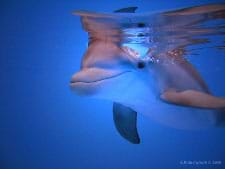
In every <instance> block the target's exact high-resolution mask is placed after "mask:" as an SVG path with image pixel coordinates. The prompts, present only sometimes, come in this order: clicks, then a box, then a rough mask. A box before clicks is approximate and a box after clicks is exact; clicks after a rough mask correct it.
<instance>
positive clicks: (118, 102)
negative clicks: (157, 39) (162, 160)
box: [70, 7, 225, 144]
mask: <svg viewBox="0 0 225 169" xmlns="http://www.w3.org/2000/svg"><path fill="white" fill-rule="evenodd" d="M136 9H137V7H130V8H123V9H119V10H116V11H115V12H120V13H134V12H135V10H136ZM194 10H195V11H196V9H194ZM182 12H183V13H184V12H185V11H182ZM188 12H190V11H188ZM76 14H77V15H80V16H81V21H82V24H83V28H84V29H85V30H86V31H87V32H89V45H88V49H87V51H86V52H85V54H84V56H83V59H82V62H81V69H80V71H79V72H76V73H75V74H74V75H73V76H72V79H71V82H70V87H71V90H72V91H73V92H74V93H76V94H78V95H83V96H89V97H93V98H101V99H108V100H111V101H113V119H114V123H115V126H116V129H117V130H118V132H119V133H120V135H121V136H123V137H124V138H125V139H127V140H128V141H130V142H131V143H134V144H138V143H140V137H139V135H138V131H137V125H136V123H137V113H142V114H144V115H146V116H148V117H150V118H152V119H154V120H156V121H158V122H159V123H162V124H164V125H167V126H171V127H174V128H179V129H199V128H207V127H216V126H223V125H224V123H225V112H224V109H225V99H224V98H221V97H216V96H213V95H212V94H211V93H210V91H209V89H208V87H207V85H206V83H205V82H204V80H203V79H202V77H201V76H200V74H199V73H198V71H197V70H196V69H195V68H194V66H193V65H191V63H189V62H188V61H187V60H186V59H185V58H184V57H183V54H184V53H183V51H184V49H183V48H181V47H174V48H172V49H171V48H170V49H169V50H165V51H164V50H163V51H161V52H157V53H154V49H153V48H149V49H148V51H147V53H146V54H145V56H144V57H140V54H139V52H138V51H137V50H135V49H132V48H130V47H128V46H123V45H121V44H120V41H121V38H122V37H121V34H122V33H121V32H122V30H121V28H120V27H119V26H118V25H116V24H114V23H108V25H104V24H102V23H99V22H97V21H98V19H99V20H101V17H102V15H100V14H97V13H92V12H85V11H78V12H76ZM99 16H101V17H100V18H98V17H99ZM108 19H109V20H110V19H111V16H110V15H109V17H108ZM96 20H97V21H96ZM136 26H137V27H139V28H140V27H144V26H145V24H144V22H139V23H137V24H136ZM98 28H99V29H100V28H103V29H101V30H100V31H98Z"/></svg>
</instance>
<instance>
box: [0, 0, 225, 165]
mask: <svg viewBox="0 0 225 169" xmlns="http://www.w3.org/2000/svg"><path fill="white" fill-rule="evenodd" d="M217 2H218V3H219V2H220V3H221V2H225V1H224V0H220V1H219V0H218V1H212V0H211V1H209V0H208V1H206V0H198V1H194V0H192V1H191V0H171V1H165V0H157V1H153V0H120V1H119V0H111V1H106V0H95V1H93V0H82V1H75V0H73V1H72V0H67V1H62V0H61V1H53V0H48V1H44V0H39V1H38V0H31V1H25V0H24V1H14V0H9V1H6V0H5V1H1V2H0V169H49V168H51V169H58V168H59V169H61V168H66V169H128V168H129V169H169V168H172V169H177V168H187V167H190V168H204V169H208V168H213V169H214V168H221V169H224V168H225V128H219V129H207V130H200V131H187V130H178V129H173V128H169V127H166V126H163V125H161V124H159V123H157V122H155V121H153V120H151V119H150V118H146V117H145V116H143V115H141V114H139V115H138V130H139V134H140V136H141V144H139V145H134V144H131V143H129V142H127V141H126V140H125V139H123V138H122V137H121V136H120V135H119V134H118V133H117V131H116V129H115V127H114V123H113V117H112V102H110V101H105V100H95V99H90V98H84V97H79V96H76V95H74V94H73V93H72V92H71V91H70V88H69V82H70V78H71V76H72V75H73V73H74V72H76V71H78V70H79V68H80V61H81V58H82V56H83V53H84V52H85V50H86V48H87V34H86V33H85V32H84V31H83V30H82V27H81V23H80V18H79V17H77V16H73V15H72V14H71V13H72V11H73V10H79V9H83V10H91V11H96V12H111V11H113V10H116V9H120V8H124V7H129V6H137V7H138V12H149V11H162V10H163V11H167V10H171V9H177V8H184V7H190V6H195V5H202V4H208V3H217ZM191 59H192V63H193V64H194V65H195V66H197V67H198V70H200V73H201V74H202V76H203V77H204V79H205V81H206V83H207V84H208V86H209V88H210V89H211V90H212V91H213V92H214V93H215V94H216V95H218V96H223V97H224V96H225V87H224V86H225V55H224V51H223V52H222V53H221V52H218V51H216V50H213V49H209V50H206V49H205V50H202V51H201V53H200V55H199V56H198V57H194V58H191ZM149 106H151V105H149ZM163 111H166V110H163ZM193 161H199V162H204V161H211V162H212V163H213V162H215V163H217V164H207V165H206V164H198V165H197V164H183V163H185V162H193Z"/></svg>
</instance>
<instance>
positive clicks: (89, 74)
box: [70, 42, 147, 101]
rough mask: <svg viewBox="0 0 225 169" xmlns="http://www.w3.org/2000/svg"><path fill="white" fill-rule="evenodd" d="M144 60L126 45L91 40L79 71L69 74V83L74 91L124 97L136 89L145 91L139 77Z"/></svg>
mask: <svg viewBox="0 0 225 169" xmlns="http://www.w3.org/2000/svg"><path fill="white" fill-rule="evenodd" d="M146 64H147V63H146V62H145V61H144V60H143V59H140V57H139V54H138V52H136V51H135V50H133V49H131V48H129V47H120V46H119V45H117V44H115V43H110V42H107V43H106V42H93V43H91V45H90V46H89V48H88V50H87V52H86V53H85V55H84V57H83V60H82V63H81V69H80V71H79V72H77V73H75V74H74V75H73V76H72V79H71V83H70V86H71V89H72V91H74V92H75V93H76V94H78V95H85V96H92V97H96V98H104V99H109V100H113V101H124V100H126V99H127V98H129V97H135V96H133V95H138V92H140V90H145V91H146V89H144V87H143V82H142V80H143V78H141V76H142V75H144V74H145V72H146ZM134 90H135V91H134ZM131 94H133V95H132V96H131Z"/></svg>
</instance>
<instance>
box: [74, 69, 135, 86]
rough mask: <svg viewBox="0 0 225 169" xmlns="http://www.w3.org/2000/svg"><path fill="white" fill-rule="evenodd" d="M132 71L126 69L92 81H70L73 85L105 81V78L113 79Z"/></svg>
mask: <svg viewBox="0 0 225 169" xmlns="http://www.w3.org/2000/svg"><path fill="white" fill-rule="evenodd" d="M130 72H132V71H129V70H128V71H124V72H120V73H118V74H116V75H113V76H110V77H105V78H102V79H96V80H92V81H82V80H78V81H70V84H71V85H73V84H76V83H95V82H101V81H105V80H109V79H113V78H116V77H119V76H121V75H123V74H126V73H130Z"/></svg>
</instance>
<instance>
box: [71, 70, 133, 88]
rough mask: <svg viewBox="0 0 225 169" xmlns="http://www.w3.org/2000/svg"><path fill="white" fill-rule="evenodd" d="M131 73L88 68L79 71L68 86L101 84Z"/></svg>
mask: <svg viewBox="0 0 225 169" xmlns="http://www.w3.org/2000/svg"><path fill="white" fill-rule="evenodd" d="M129 72H131V71H130V70H123V71H121V70H117V71H115V70H110V71H109V70H105V69H100V68H88V69H85V70H81V71H80V72H78V73H76V74H75V75H74V76H73V77H72V79H71V81H70V85H71V86H73V85H75V84H76V83H86V84H88V83H95V82H101V81H105V80H109V79H113V78H116V77H118V76H121V75H123V74H125V73H129Z"/></svg>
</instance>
